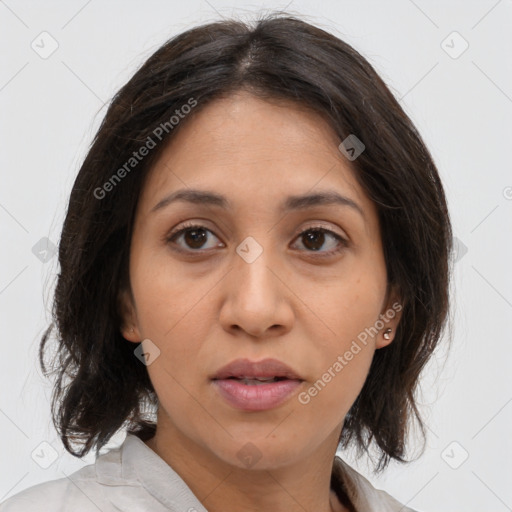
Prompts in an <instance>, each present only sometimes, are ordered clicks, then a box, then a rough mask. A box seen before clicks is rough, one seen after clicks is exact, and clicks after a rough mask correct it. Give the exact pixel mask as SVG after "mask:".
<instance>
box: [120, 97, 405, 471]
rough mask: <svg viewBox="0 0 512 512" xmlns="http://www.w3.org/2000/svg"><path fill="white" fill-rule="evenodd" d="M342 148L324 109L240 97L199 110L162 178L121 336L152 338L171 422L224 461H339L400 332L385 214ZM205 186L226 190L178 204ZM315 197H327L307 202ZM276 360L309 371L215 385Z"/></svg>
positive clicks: (141, 211) (161, 421) (142, 211)
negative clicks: (348, 419)
mask: <svg viewBox="0 0 512 512" xmlns="http://www.w3.org/2000/svg"><path fill="white" fill-rule="evenodd" d="M340 142H341V141H340V140H339V139H338V138H337V137H336V135H335V134H334V132H333V131H332V130H331V128H330V127H329V126H328V125H327V123H326V122H325V121H324V120H323V119H322V118H321V117H319V116H318V114H316V113H312V112H309V111H306V110H302V109H299V108H298V107H296V106H294V105H293V104H283V103H280V104H277V103H269V102H265V101H263V100H260V99H257V98H255V97H253V96H251V95H249V94H247V93H239V94H236V95H234V96H232V97H230V98H228V99H222V100H218V101H216V102H214V103H211V104H210V105H209V106H207V107H205V108H204V109H203V110H201V111H198V112H197V115H196V116H195V117H194V118H192V119H190V120H188V122H187V123H186V124H184V125H183V126H182V127H181V128H180V131H179V132H178V133H177V134H176V136H175V138H174V139H173V140H172V141H171V143H170V144H169V145H168V147H166V148H165V150H164V152H163V153H162V155H161V157H160V159H159V160H158V162H157V163H156V164H155V165H154V167H153V168H152V169H151V171H150V173H149V174H148V177H147V180H146V182H145V185H144V188H143V190H142V192H141V197H140V201H139V204H138V209H137V212H136V219H135V225H134V230H133V235H132V243H131V253H130V282H131V288H132V294H133V301H132V300H131V299H130V300H129V301H128V299H126V300H127V311H128V313H127V315H126V318H125V325H124V326H123V328H122V333H123V335H124V337H125V338H126V339H127V340H129V341H133V342H139V341H141V340H146V341H144V343H143V346H144V349H145V351H146V352H147V353H149V354H150V359H149V360H148V363H149V364H148V366H147V370H148V372H149V376H150V378H151V381H152V383H153V386H154V388H155V391H156V393H157V395H158V398H159V402H160V409H159V413H158V429H163V428H165V429H167V430H168V432H172V435H173V436H175V437H179V438H180V440H181V442H182V443H184V444H185V445H187V446H189V447H193V448H191V449H196V450H201V451H202V452H203V453H207V454H208V456H209V457H212V458H213V459H218V460H221V461H223V462H224V463H227V464H231V465H234V466H239V467H247V466H246V463H245V461H244V460H243V457H241V454H243V453H244V450H246V451H247V450H254V451H255V452H257V453H258V457H261V458H260V461H259V462H258V468H273V467H274V468H275V467H278V466H282V465H285V464H290V463H293V462H294V461H298V460H300V459H304V458H306V457H307V456H310V455H311V454H314V453H319V452H321V451H322V450H328V451H329V452H332V453H331V455H333V453H334V451H335V449H336V445H337V441H338V437H339V434H340V431H341V428H342V425H343V421H344V417H345V415H346V414H347V411H348V410H349V409H350V407H351V405H352V404H353V402H354V401H355V399H356V397H357V395H358V394H359V392H360V391H361V388H362V386H363V383H364V381H365V379H366V377H367V374H368V371H369V367H370V363H371V361H372V357H373V355H374V352H375V350H376V349H379V348H381V347H383V346H385V345H386V344H388V343H390V342H391V341H392V338H393V333H394V331H395V328H396V325H397V322H398V319H399V314H398V311H397V309H396V307H395V308H393V304H395V306H396V297H394V296H393V294H390V293H388V289H387V276H386V267H385V261H384V256H383V250H382V242H381V237H380V231H379V223H378V218H377V212H376V208H375V205H374V204H373V203H372V201H371V200H370V199H369V198H368V197H367V196H366V194H365V193H364V192H363V190H362V188H361V187H360V186H359V184H358V183H357V180H356V179H355V176H354V172H353V171H352V170H351V168H350V166H349V164H350V162H348V161H347V160H346V159H345V157H344V156H343V155H342V154H341V152H340V151H339V149H338V145H339V143H340ZM192 189H194V190H197V191H201V192H208V193H210V194H215V195H216V196H221V197H220V198H219V197H217V198H211V197H210V199H208V198H206V197H203V198H202V199H201V200H199V201H196V200H194V197H192V196H190V195H189V197H188V198H187V197H181V199H176V198H175V200H173V201H171V200H170V199H169V196H170V195H172V194H175V193H176V192H179V191H188V192H190V191H191V190H192ZM322 193H326V194H331V196H330V197H331V198H332V197H334V194H337V195H339V196H340V197H341V199H339V200H338V201H326V200H325V197H324V200H323V201H321V200H319V199H318V194H322ZM304 195H306V196H311V195H317V198H316V200H315V199H314V198H313V199H310V200H305V199H303V200H297V199H295V200H293V198H295V197H296V196H304ZM174 197H176V196H174ZM196 197H197V196H196ZM290 198H291V199H290ZM327 198H329V196H327ZM390 311H392V312H393V315H391V313H390ZM388 328H392V329H393V332H392V334H391V336H386V338H387V337H389V338H390V339H389V340H387V339H385V337H384V336H383V333H384V331H385V330H386V329H388ZM130 329H132V330H130ZM147 340H150V341H147ZM267 358H271V359H275V360H278V361H280V362H281V363H284V364H285V365H287V367H288V368H289V369H291V370H292V371H293V372H294V374H295V375H296V377H298V378H297V379H288V380H284V381H282V382H281V383H280V384H279V383H274V384H253V385H249V384H244V383H243V382H242V381H240V380H236V379H233V378H232V379H227V378H226V379H224V380H221V381H220V382H219V381H218V380H213V377H215V376H216V375H218V372H219V370H220V369H221V368H222V367H224V366H225V365H227V364H228V363H231V362H233V361H235V360H238V359H243V360H246V362H247V361H249V362H260V361H262V360H264V359H267ZM256 368H257V369H261V368H260V367H256ZM277 373H278V372H277V371H276V374H277ZM228 381H231V384H229V382H228ZM283 383H284V384H283ZM235 388H236V389H235ZM226 390H228V391H226ZM233 393H234V395H233ZM256 395H257V396H256ZM272 397H273V398H272ZM276 397H277V398H276ZM249 442H250V443H252V446H251V447H250V448H248V446H249V445H248V444H247V443H249Z"/></svg>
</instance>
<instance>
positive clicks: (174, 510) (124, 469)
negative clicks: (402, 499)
mask: <svg viewBox="0 0 512 512" xmlns="http://www.w3.org/2000/svg"><path fill="white" fill-rule="evenodd" d="M335 475H338V476H340V475H342V479H343V482H344V483H345V487H346V489H347V493H348V495H349V497H350V499H351V501H352V502H353V503H354V505H355V507H356V510H357V512H414V511H413V510H411V509H410V508H407V507H404V506H403V505H401V504H400V503H398V501H396V500H395V499H393V498H392V497H391V496H389V494H387V493H386V492H384V491H379V490H377V489H375V488H374V487H373V486H372V485H371V484H370V482H369V481H368V480H366V479H365V478H364V477H363V476H362V475H360V474H359V473H358V472H356V471H355V470H354V469H353V468H351V467H350V466H349V465H348V464H346V463H345V462H344V461H343V460H342V459H340V458H339V457H336V458H335ZM41 510H44V511H45V512H69V511H73V512H119V511H123V512H208V511H207V510H206V509H205V508H204V507H203V505H202V504H201V502H200V501H199V500H198V499H197V498H196V496H195V495H194V494H193V493H192V491H191V490H190V489H189V487H188V486H187V484H186V483H185V482H184V481H183V480H182V479H181V477H180V476H179V475H178V474H177V473H176V472H175V471H174V470H173V469H172V468H171V467H170V466H169V465H168V464H167V463H166V462H165V461H164V460H163V459H162V458H160V457H159V456H158V455H157V454H156V453H155V452H154V451H153V450H151V448H149V447H148V446H147V445H146V444H145V443H144V442H143V441H141V440H140V439H139V438H138V437H136V436H134V435H130V434H128V435H127V436H126V439H125V441H124V442H123V444H122V445H121V446H120V447H119V448H117V449H114V450H110V451H109V452H107V453H105V454H103V455H101V456H100V457H98V459H97V460H96V462H95V463H94V464H91V465H89V466H85V467H83V468H81V469H79V470H78V471H76V472H75V473H73V474H71V475H69V476H67V477H64V478H60V479H58V480H53V481H50V482H45V483H42V484H39V485H35V486H33V487H30V488H28V489H25V490H24V491H22V492H20V493H18V494H16V495H14V496H12V497H11V498H9V499H7V500H6V501H4V502H3V503H2V504H0V512H36V511H37V512H40V511H41Z"/></svg>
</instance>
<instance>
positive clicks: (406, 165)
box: [41, 16, 451, 467]
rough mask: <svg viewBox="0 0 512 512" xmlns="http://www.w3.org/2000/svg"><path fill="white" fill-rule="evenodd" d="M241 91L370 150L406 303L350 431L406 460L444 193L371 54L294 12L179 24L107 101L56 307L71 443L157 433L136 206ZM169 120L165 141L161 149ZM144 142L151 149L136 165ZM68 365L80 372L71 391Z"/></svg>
mask: <svg viewBox="0 0 512 512" xmlns="http://www.w3.org/2000/svg"><path fill="white" fill-rule="evenodd" d="M240 91H249V92H250V93H251V94H253V95H254V96H255V97H257V98H259V99H262V100H266V101H272V102H277V103H279V102H296V103H297V104H298V105H301V106H302V107H308V108H309V109H310V110H311V111H313V112H315V113H317V114H318V115H319V116H320V117H322V119H324V120H325V122H326V123H327V124H328V125H329V126H330V128H331V129H332V131H333V133H335V134H336V135H337V136H338V138H339V141H340V142H341V141H343V140H345V139H346V138H347V137H348V136H349V135H351V134H355V135H356V136H357V138H358V139H360V140H362V141H363V142H364V144H365V146H366V147H365V150H364V151H363V152H362V153H361V154H360V155H359V156H358V158H357V159H356V160H354V161H352V162H350V166H351V169H353V171H354V176H355V178H356V179H357V182H358V184H359V185H360V186H361V188H362V189H363V190H364V191H365V193H366V194H367V196H368V198H370V199H371V201H372V202H373V204H374V205H375V209H376V214H377V216H378V220H379V225H380V235H381V240H382V251H383V259H384V262H385V267H386V278H387V285H388V290H390V291H391V290H394V292H395V293H396V295H397V296H398V297H399V298H400V304H401V305H402V308H403V309H402V311H401V318H400V322H399V323H398V324H397V330H396V333H395V334H394V339H393V342H392V343H391V344H389V345H388V346H386V347H383V348H380V349H379V350H377V351H376V352H375V355H374V357H373V360H372V361H371V367H370V369H369V374H368V377H367V379H366V381H365V383H364V386H363V387H362V390H361V392H360V394H359V395H358V397H357V399H356V400H355V402H354V403H353V405H352V407H351V408H350V411H349V412H348V414H347V416H346V418H345V422H344V427H343V431H342V435H341V439H340V440H341V441H342V442H343V444H344V445H345V446H346V445H348V444H349V442H350V441H351V440H354V441H355V442H356V444H357V445H358V446H360V447H362V448H367V447H368V446H369V444H370V442H371V441H372V440H373V441H374V442H375V443H376V445H377V446H378V448H379V449H380V453H381V458H380V461H379V462H380V464H379V467H384V466H385V465H386V464H387V462H388V460H389V459H390V458H394V459H397V460H401V459H402V456H403V454H404V442H405V434H406V430H407V423H408V420H409V419H410V417H411V416H416V417H417V419H419V414H418V411H417V409H416V405H415V400H414V390H415V387H416V385H417V381H418V377H419V375H420V372H421V370H422V368H423V367H424V365H425V364H426V362H427V361H428V359H429V357H430V356H431V354H432V352H433V350H434V348H435V346H436V344H437V342H438V340H439V338H440V335H441V333H442V327H443V325H444V321H445V317H446V311H447V306H448V291H447V288H448V254H449V250H450V240H451V234H450V224H449V220H448V213H447V207H446V201H445V197H444V193H443V189H442V185H441V183H440V179H439V176H438V173H437V170H436V168H435V165H434V163H433V161H432V158H431V156H430V154H429V152H428V150H427V149H426V147H425V145H424V143H423V142H422V140H421V137H420V136H419V134H418V133H417V131H416V129H415V128H414V126H413V124H412V123H411V121H410V120H409V118H408V117H407V115H406V114H405V113H404V112H403V110H402V108H401V107H400V106H399V104H398V102H397V101H396V100H395V99H394V97H393V95H392V94H391V93H390V91H389V90H388V89H387V87H386V86H385V84H384V83H383V82H382V80H381V79H380V78H379V76H378V75H377V74H376V72H375V71H374V70H373V68H372V67H371V65H370V64H369V63H368V62H367V61H366V60H365V59H364V58H363V57H362V56H361V55H360V54H359V53H357V52H356V51H355V50H354V49H353V48H351V47H350V46H349V45H347V44H346V43H344V42H342V41H340V40H339V39H337V38H336V37H334V36H332V35H330V34H328V33H327V32H324V31H323V30H321V29H318V28H315V27H313V26H311V25H309V24H307V23H304V22H302V21H300V20H297V19H294V18H291V17H286V16H285V17H280V16H277V17H269V18H266V19H263V20H261V21H260V22H258V23H257V25H256V26H255V27H254V28H250V27H248V26H246V25H245V24H243V23H240V22H236V21H227V22H218V23H213V24H209V25H206V26H203V27H198V28H195V29H192V30H190V31H188V32H186V33H184V34H181V35H179V36H177V37H175V38H173V39H171V40H170V41H169V42H167V43H166V44H165V45H163V46H162V47H161V48H160V49H159V50H158V51H157V52H155V54H154V55H152V56H151V57H150V58H149V59H148V60H147V61H146V63H145V64H144V65H143V66H142V67H141V68H140V69H139V70H138V71H137V73H136V74H135V75H134V77H133V78H132V79H131V80H130V81H129V82H128V83H127V84H126V85H125V86H124V87H123V88H122V89H121V90H120V91H119V93H118V94H117V95H116V96H115V98H114V100H113V101H112V103H111V105H110V107H109V109H108V112H107V114H106V116H105V119H104V121H103V123H102V125H101V127H100V129H99V131H98V133H97V135H96V137H95V140H94V142H93V145H92V147H91V149H90V151H89V153H88V155H87V157H86V159H85V161H84V163H83V165H82V167H81V169H80V172H79V174H78V177H77V179H76V181H75V184H74V186H73V190H72V193H71V197H70V202H69V208H68V212H67V216H66V219H65V223H64V227H63V233H62V237H61V242H60V246H59V262H60V265H61V273H60V275H59V280H58V283H57V288H56V292H55V304H54V314H55V324H56V327H57V329H58V338H59V340H60V351H59V354H60V365H61V369H60V380H59V382H60V383H61V385H58V386H57V388H56V393H55V395H54V397H55V399H54V410H55V412H56V420H57V421H56V423H57V424H58V425H60V428H61V432H62V439H63V442H64V444H65V446H66V448H67V449H68V450H70V451H71V445H70V444H69V442H70V441H82V442H83V448H82V450H80V451H78V452H77V453H78V454H80V455H83V454H84V453H86V452H87V451H88V450H89V449H91V448H92V447H93V446H96V447H97V448H99V447H101V446H102V445H103V444H104V443H105V442H106V441H108V439H109V438H110V437H111V435H112V434H114V433H115V432H116V431H117V430H118V429H119V428H120V427H121V426H122V425H123V424H126V425H127V426H128V427H130V428H131V429H132V431H136V430H137V429H142V435H143V436H144V435H146V436H148V437H149V436H150V434H151V432H153V431H154V427H151V425H150V424H149V423H148V422H147V421H146V420H145V419H144V414H143V410H142V407H141V404H144V400H146V402H145V403H146V404H149V406H151V404H153V405H154V404H155V403H156V397H155V393H154V389H153V386H152V383H151V381H150V379H149V377H148V373H147V368H146V367H145V366H144V365H142V364H141V363H140V361H139V360H138V359H137V358H135V357H134V354H133V348H134V346H133V344H131V343H129V342H127V341H126V339H125V338H124V337H123V336H122V334H121V329H122V326H123V319H124V318H125V313H126V311H125V310H124V307H123V303H122V300H121V297H122V296H123V293H131V290H130V282H129V256H130V244H131V240H132V233H133V226H134V221H135V218H136V216H135V215H136V209H137V204H138V201H139V198H140V195H141V192H142V191H143V189H144V185H145V180H146V177H147V175H148V173H149V171H151V169H152V168H153V167H154V165H155V164H156V163H157V162H158V159H159V158H160V157H161V155H162V154H163V152H164V151H165V148H168V147H169V143H170V142H171V141H172V139H173V138H174V137H177V135H178V134H179V132H180V130H182V129H183V128H184V127H185V126H186V125H187V123H189V122H191V121H192V120H193V119H194V117H197V116H198V115H199V113H200V112H201V110H203V109H206V108H207V107H208V106H209V105H213V104H214V103H215V101H217V100H221V99H226V98H229V97H232V96H233V95H234V94H235V93H237V92H240ZM184 105H188V106H189V107H190V113H189V114H187V113H186V112H185V110H184V109H183V106H184ZM172 116H175V117H176V119H171V117H172ZM178 118H179V119H178ZM158 128H159V130H158V131H157V132H156V133H157V134H159V136H161V140H158V143H157V144H156V146H155V147H153V148H150V147H149V145H150V144H149V140H148V138H153V139H156V138H157V135H156V133H155V129H158ZM144 145H146V147H148V151H147V155H146V156H144V157H143V158H141V159H140V160H139V159H138V158H136V157H134V158H135V160H136V161H133V162H132V163H133V165H131V164H128V167H125V166H126V164H127V162H128V161H129V159H130V158H131V157H132V155H133V152H138V151H139V150H140V148H141V147H142V146H144ZM122 168H124V169H125V172H124V173H122V172H121V173H120V172H119V169H122ZM114 174H116V175H117V177H118V178H119V179H117V178H116V179H113V180H112V176H113V175H114ZM106 183H110V186H105V184H106ZM48 335H49V331H47V333H45V336H44V338H43V343H42V347H41V352H42V350H43V348H44V343H45V341H46V339H47V337H48ZM65 372H69V373H70V374H71V375H73V376H74V378H73V380H72V381H71V382H70V384H69V386H67V387H65V386H64V378H65ZM106 388H108V389H109V393H108V394H105V393H104V392H103V390H104V389H106ZM59 400H62V405H60V406H59V404H58V402H59Z"/></svg>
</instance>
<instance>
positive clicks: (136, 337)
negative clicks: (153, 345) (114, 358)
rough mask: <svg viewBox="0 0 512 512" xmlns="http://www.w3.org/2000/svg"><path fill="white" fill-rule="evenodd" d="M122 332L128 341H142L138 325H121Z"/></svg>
mask: <svg viewBox="0 0 512 512" xmlns="http://www.w3.org/2000/svg"><path fill="white" fill-rule="evenodd" d="M120 330H121V334H122V335H123V338H124V339H125V340H127V341H131V342H133V343H139V342H140V338H141V337H140V334H139V330H138V329H137V328H136V327H129V328H128V327H121V329H120Z"/></svg>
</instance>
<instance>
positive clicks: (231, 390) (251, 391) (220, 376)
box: [211, 359, 304, 411]
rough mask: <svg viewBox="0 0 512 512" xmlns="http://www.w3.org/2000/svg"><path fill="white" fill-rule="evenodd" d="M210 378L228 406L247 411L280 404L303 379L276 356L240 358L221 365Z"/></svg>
mask: <svg viewBox="0 0 512 512" xmlns="http://www.w3.org/2000/svg"><path fill="white" fill-rule="evenodd" d="M211 380H212V383H213V385H214V387H215V389H216V390H217V391H218V392H219V394H220V395H221V396H222V398H223V399H224V400H225V401H226V402H227V403H228V404H229V405H231V406H232V407H235V408H237V409H242V410H244V411H264V410H267V409H273V408H275V407H278V406H279V405H282V404H283V403H284V402H286V401H287V400H288V399H289V398H290V397H291V395H292V394H293V393H294V391H296V390H297V388H298V387H299V386H300V385H301V384H302V382H304V379H302V378H301V377H300V376H299V375H298V374H297V372H295V371H294V370H292V369H291V368H290V367H289V366H287V365H286V364H284V363H282V362H281V361H278V360H276V359H264V360H262V361H258V362H252V361H249V360H248V359H237V360H236V361H233V362H232V363H229V364H228V365H226V366H225V367H223V368H221V369H220V370H219V371H218V372H217V373H216V374H215V375H214V376H213V377H211Z"/></svg>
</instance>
